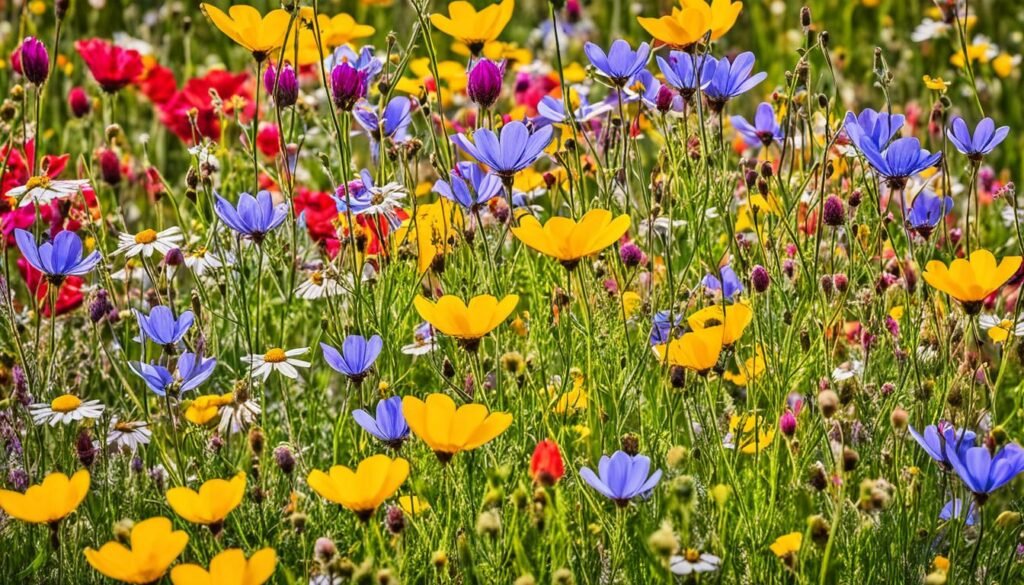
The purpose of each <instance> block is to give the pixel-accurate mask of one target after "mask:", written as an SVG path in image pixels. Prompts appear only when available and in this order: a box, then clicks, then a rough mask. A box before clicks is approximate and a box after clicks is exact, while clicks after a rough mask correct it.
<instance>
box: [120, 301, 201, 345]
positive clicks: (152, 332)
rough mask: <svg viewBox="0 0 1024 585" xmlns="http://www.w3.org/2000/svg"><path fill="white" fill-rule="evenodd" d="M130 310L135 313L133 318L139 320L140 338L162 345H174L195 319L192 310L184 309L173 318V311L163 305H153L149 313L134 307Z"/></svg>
mask: <svg viewBox="0 0 1024 585" xmlns="http://www.w3.org/2000/svg"><path fill="white" fill-rule="evenodd" d="M132 312H133V313H135V318H136V319H138V321H139V329H140V330H141V331H142V339H143V340H145V339H150V340H152V341H153V343H156V344H157V345H163V346H164V347H174V345H175V344H177V343H178V342H179V341H181V339H182V338H183V337H185V334H186V333H188V330H189V328H190V327H192V323H193V322H194V321H195V316H194V315H193V314H192V311H185V312H184V313H182V314H181V316H180V317H178V318H177V319H175V318H174V312H173V311H171V310H170V309H169V308H167V307H165V306H163V305H157V306H156V307H153V310H151V311H150V312H149V315H145V314H144V313H143V312H142V311H139V310H136V309H133V310H132Z"/></svg>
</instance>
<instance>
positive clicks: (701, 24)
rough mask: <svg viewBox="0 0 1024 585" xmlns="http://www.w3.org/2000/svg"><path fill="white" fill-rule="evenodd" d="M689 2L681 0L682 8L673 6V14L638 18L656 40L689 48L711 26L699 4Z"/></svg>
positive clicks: (678, 47)
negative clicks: (689, 4) (692, 4)
mask: <svg viewBox="0 0 1024 585" xmlns="http://www.w3.org/2000/svg"><path fill="white" fill-rule="evenodd" d="M687 4H688V3H687V2H685V1H684V0H680V5H681V6H682V8H675V7H673V8H672V13H671V14H666V15H664V16H661V17H659V18H649V17H644V16H638V17H637V19H636V20H637V22H639V23H640V26H641V27H643V29H644V30H645V31H647V32H648V34H650V35H651V36H652V37H654V40H656V41H660V42H662V43H664V44H666V45H669V46H670V47H675V48H677V49H683V48H687V47H690V46H691V45H693V44H694V43H696V42H697V41H700V40H701V39H703V38H704V36H705V35H707V33H708V30H709V28H710V26H711V23H710V22H708V19H707V14H706V13H705V12H704V11H702V10H701V9H700V8H698V7H697V6H688V5H687ZM694 4H701V2H694ZM741 6H742V5H741Z"/></svg>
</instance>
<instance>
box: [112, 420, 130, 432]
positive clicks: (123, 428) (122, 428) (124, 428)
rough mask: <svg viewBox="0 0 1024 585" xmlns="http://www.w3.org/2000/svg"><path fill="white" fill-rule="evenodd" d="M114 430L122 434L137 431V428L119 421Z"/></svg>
mask: <svg viewBox="0 0 1024 585" xmlns="http://www.w3.org/2000/svg"><path fill="white" fill-rule="evenodd" d="M114 430H115V431H118V432H121V433H130V432H132V431H134V430H135V427H134V426H132V425H131V423H126V422H123V421H119V422H118V423H117V424H116V425H114Z"/></svg>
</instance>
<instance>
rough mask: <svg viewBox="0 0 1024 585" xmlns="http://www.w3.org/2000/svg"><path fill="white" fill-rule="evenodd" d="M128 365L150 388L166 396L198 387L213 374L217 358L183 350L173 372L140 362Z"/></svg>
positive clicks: (159, 394) (159, 366)
mask: <svg viewBox="0 0 1024 585" xmlns="http://www.w3.org/2000/svg"><path fill="white" fill-rule="evenodd" d="M130 365H131V370H132V372H134V373H135V375H137V376H139V377H140V378H142V380H143V381H144V382H146V386H148V387H149V389H150V390H152V391H153V392H154V393H156V394H157V395H158V396H166V395H167V393H168V392H171V394H172V395H180V394H184V393H185V392H188V391H189V390H195V389H196V388H198V387H199V386H200V384H202V383H203V382H205V381H206V380H207V378H209V377H210V376H211V375H212V374H213V369H214V367H216V366H217V360H216V359H214V358H206V359H203V356H201V355H198V354H194V353H188V352H185V353H183V354H181V356H180V357H179V358H178V364H177V371H176V372H175V374H172V373H171V372H170V371H169V370H168V369H167V368H165V367H163V366H161V365H156V364H154V365H150V364H143V363H140V362H131V364H130Z"/></svg>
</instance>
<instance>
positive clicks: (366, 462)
mask: <svg viewBox="0 0 1024 585" xmlns="http://www.w3.org/2000/svg"><path fill="white" fill-rule="evenodd" d="M407 477H409V462H408V461H406V460H405V459H402V458H401V457H399V458H397V459H391V458H390V457H388V456H387V455H374V456H372V457H368V458H366V459H363V460H362V461H361V462H360V463H359V465H358V466H357V467H356V470H355V471H352V470H351V469H349V468H348V467H345V466H344V465H335V466H334V467H332V468H331V469H330V470H328V471H327V472H326V473H324V472H323V471H320V470H319V469H314V470H313V471H312V472H310V474H309V477H307V478H306V483H308V484H309V487H310V488H312V490H313V491H314V492H316V493H318V494H320V496H321V497H323V498H324V499H326V500H329V501H331V502H334V503H335V504H341V505H342V506H344V507H345V508H347V509H349V510H352V511H353V512H355V513H356V516H358V517H359V519H360V520H362V521H364V522H366V521H367V520H369V519H370V516H372V515H373V512H374V510H376V509H377V507H378V506H380V505H381V502H383V501H384V500H386V499H388V498H390V497H391V496H393V495H395V492H396V491H398V488H399V487H401V485H402V483H404V482H405V479H406V478H407Z"/></svg>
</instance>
